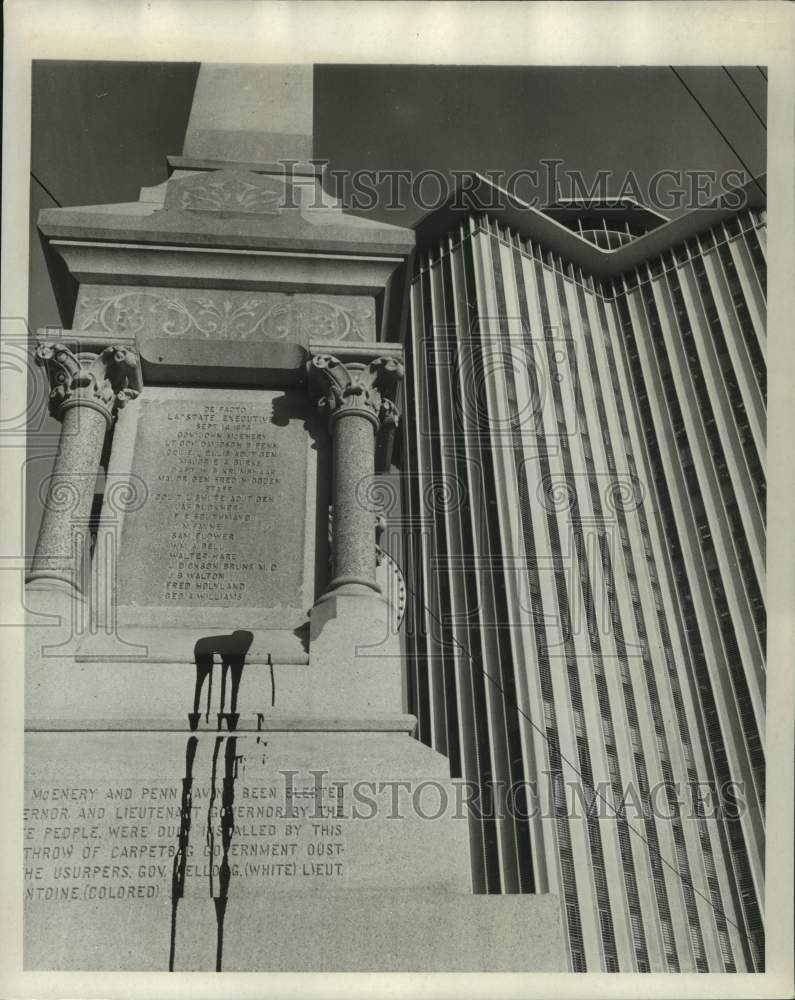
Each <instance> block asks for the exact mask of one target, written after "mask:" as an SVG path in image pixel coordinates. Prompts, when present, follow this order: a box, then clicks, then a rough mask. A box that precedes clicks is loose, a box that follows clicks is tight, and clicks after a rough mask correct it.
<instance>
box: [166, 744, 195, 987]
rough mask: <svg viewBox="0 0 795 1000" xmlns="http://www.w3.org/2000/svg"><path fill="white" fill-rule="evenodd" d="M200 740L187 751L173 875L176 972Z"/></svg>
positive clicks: (172, 952)
mask: <svg viewBox="0 0 795 1000" xmlns="http://www.w3.org/2000/svg"><path fill="white" fill-rule="evenodd" d="M198 742H199V741H198V739H197V738H196V737H195V736H191V737H190V738H189V739H188V745H187V747H186V750H185V777H184V778H183V779H182V801H181V803H180V810H179V838H178V840H177V853H176V854H175V855H174V867H173V870H172V875H171V945H170V948H169V953H168V971H169V972H173V971H174V956H175V952H176V947H177V907H178V906H179V901H180V899H182V896H183V895H184V893H185V863H186V860H187V854H188V842H189V840H190V823H191V816H192V809H193V762H194V760H195V759H196V747H197V745H198Z"/></svg>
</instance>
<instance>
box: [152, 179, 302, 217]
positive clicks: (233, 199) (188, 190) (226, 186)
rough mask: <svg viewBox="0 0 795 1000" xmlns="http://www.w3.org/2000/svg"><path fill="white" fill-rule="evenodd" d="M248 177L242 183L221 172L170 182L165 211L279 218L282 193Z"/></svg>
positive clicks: (282, 205) (265, 183)
mask: <svg viewBox="0 0 795 1000" xmlns="http://www.w3.org/2000/svg"><path fill="white" fill-rule="evenodd" d="M249 176H250V177H251V179H250V180H245V179H244V178H243V177H242V176H240V175H238V174H234V173H228V172H222V173H212V174H205V175H203V176H201V177H197V178H194V177H191V178H186V179H184V180H183V179H179V180H175V181H172V182H171V183H170V185H169V187H168V188H167V189H166V208H172V207H173V208H187V209H191V210H193V211H200V212H244V213H251V214H256V215H278V214H279V212H281V210H282V208H283V207H284V206H285V198H284V191H283V189H281V188H279V189H274V188H273V187H272V186H271V185H269V184H268V183H267V182H266V181H264V180H263V179H261V178H259V177H257V176H256V175H255V174H254V175H249ZM173 195H176V198H174V197H173Z"/></svg>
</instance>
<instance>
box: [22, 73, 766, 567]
mask: <svg viewBox="0 0 795 1000" xmlns="http://www.w3.org/2000/svg"><path fill="white" fill-rule="evenodd" d="M198 69H199V67H198V64H197V63H118V62H117V63H110V62H85V61H79V62H62V61H38V62H34V64H33V93H32V130H31V132H32V142H31V173H32V175H34V176H33V177H32V178H31V186H30V293H29V316H28V324H29V327H30V329H31V330H32V331H34V332H35V331H36V330H37V329H40V328H42V327H45V326H59V325H60V317H59V315H58V310H57V308H56V305H55V299H54V296H53V294H52V290H51V287H50V280H49V275H48V273H47V267H46V264H45V261H44V255H43V253H42V249H41V243H40V240H39V236H38V232H37V229H36V218H37V216H38V212H39V210H40V209H42V208H49V207H52V206H53V205H56V204H58V203H60V204H61V205H63V206H67V205H97V204H103V203H111V202H125V201H135V200H137V199H138V194H139V190H140V188H141V187H144V186H147V187H148V186H152V185H155V184H159V183H161V182H162V181H164V180H166V178H167V176H168V175H167V169H166V157H167V156H168V155H169V154H176V155H178V154H180V153H181V152H182V144H183V139H184V135H185V129H186V126H187V122H188V116H189V114H190V105H191V99H192V96H193V89H194V86H195V82H196V76H197V74H198ZM730 71H731V75H732V77H733V78H734V80H735V81H736V83H737V84H739V86H740V87H741V88H742V90H743V92H744V93H745V95H746V97H747V99H748V101H749V102H750V103H751V106H752V107H753V109H754V110H752V109H751V107H749V106H748V104H746V102H745V100H744V99H743V97H742V96H741V94H740V93H739V92H738V90H737V89H736V87H735V85H734V83H732V81H731V79H730V78H729V77H728V76H727V74H726V73H725V72H724V71H723V70H722V69H721V68H720V67H688V68H685V69H680V70H679V72H680V73H681V75H682V77H683V78H684V80H685V82H686V83H687V84H688V86H689V87H690V88H691V90H692V91H693V92H694V93H695V95H696V96H697V97H698V99H699V101H701V103H702V104H703V105H704V107H705V108H706V110H707V111H708V112H709V114H710V115H711V116H712V117H713V118H714V119H715V121H716V123H717V125H718V126H719V127H720V129H721V130H722V131H723V132H724V133H725V135H726V136H727V137H728V139H729V141H730V142H731V143H732V145H733V146H734V148H735V149H736V150H737V152H738V153H739V154H740V156H741V157H742V159H743V160H744V161H745V163H746V164H747V166H748V168H749V170H750V171H751V172H752V173H753V174H760V173H763V172H764V171H765V163H766V160H765V156H766V149H765V141H766V133H765V130H764V128H763V126H762V125H761V124H760V121H759V120H758V119H757V117H756V115H755V114H754V111H755V112H756V114H757V115H759V116H760V117H761V119H762V120H763V121H764V120H765V118H766V113H765V109H766V83H765V79H764V77H763V75H762V72H760V70H758V69H757V68H756V67H754V66H748V67H731V68H730ZM315 156H316V157H318V158H323V159H327V160H328V161H329V166H330V169H332V170H334V171H341V172H342V171H347V172H352V171H355V170H357V169H367V170H380V171H396V170H403V171H410V172H412V173H413V174H415V175H416V173H417V172H418V171H423V170H424V171H428V170H436V171H441V172H442V173H444V174H449V172H450V171H456V170H473V171H478V172H481V173H491V172H494V171H503V172H505V174H506V175H508V174H511V173H513V172H514V171H517V170H533V169H537V168H538V167H539V163H540V161H542V160H551V159H559V160H562V161H563V168H566V169H570V170H578V171H580V172H582V173H583V175H584V176H585V178H586V181H588V180H589V179H592V178H593V177H594V176H595V174H596V173H597V171H599V170H607V171H610V172H611V176H612V177H613V178H615V183H619V184H620V183H621V178H623V177H624V176H625V175H626V173H627V171H628V170H632V171H633V172H634V174H635V175H636V176H637V178H638V180H639V181H640V183H641V186H642V187H643V188H645V187H646V186H647V185H648V180H649V178H650V177H652V176H653V175H654V174H655V172H657V171H660V170H682V171H684V170H714V171H716V172H717V173H719V174H720V173H722V172H724V171H727V170H738V169H742V168H741V164H740V163H739V161H738V159H737V157H736V156H735V154H734V153H733V152H732V151H731V149H730V148H729V147H728V145H727V144H726V142H725V141H724V139H723V138H721V136H720V135H719V133H718V132H717V130H716V129H715V128H714V127H713V125H711V124H710V122H709V121H708V119H707V118H706V117H705V114H704V112H703V111H702V110H701V109H699V107H698V105H697V104H696V103H695V101H694V99H693V97H691V96H690V94H688V92H687V91H686V90H685V88H684V87H683V86H682V84H681V83H680V81H679V80H678V79H677V78H676V76H675V75H674V74H673V73H672V72H671V70H670V69H669V68H667V67H526V66H501V67H489V66H476V67H473V66H389V65H382V66H364V65H356V66H353V65H333V66H332V65H321V66H317V67H316V69H315ZM561 169H562V168H561ZM543 176H544V175H543V172H542V173H541V175H540V179H541V178H543ZM34 178H35V179H34ZM326 183H327V186H328V187H329V189H330V190H331V191H332V192H333V193H336V194H338V195H340V196H343V198H344V195H345V194H346V189H345V187H344V186H343V187H342V189H335V187H334V184H333V182H332V181H327V182H326ZM424 191H425V192H426V193H429V192H430V191H431V189H430V188H428V187H426V188H424ZM409 193H410V192H409ZM516 193H517V194H519V195H520V196H521V197H523V198H525V199H528V198H533V197H536V198H538V199H539V200H540V203H541V204H546V203H547V192H546V187H545V185H544V184H543V183H540V184H539V185H538V186H534V185H533V184H531V183H530V182H529V181H527V180H525V181H524V182H523V184H522V185H520V186H519V187H517V191H516ZM560 193H561V194H562V195H564V196H565V195H567V194H570V193H571V192H570V191H568V190H563V191H561V192H560ZM610 193H612V194H615V193H617V192H616V190H615V189H612V190H611V192H610ZM683 210H685V209H684V208H682V209H680V210H679V211H676V210H674V211H670V212H668V213H667V214H669V215H670V216H672V217H673V216H675V215H677V214H680V213H681V211H683ZM424 212H425V209H424V208H422V207H421V206H419V205H417V204H415V203H412V202H411V201H409V203H407V204H406V205H405V206H404V207H403V208H401V209H389V208H387V207H385V205H384V204H383V203H380V204H377V205H376V206H375V207H374V208H373V209H372V211H371V212H370V213H369V214H371V215H372V216H373V217H374V218H377V219H380V220H382V221H387V222H391V223H395V224H397V225H408V226H410V225H412V224H413V223H415V222H417V221H418V219H419V218H420V217H421V216H422V215H423V214H424ZM48 425H49V421H48ZM44 429H45V430H50V431H51V430H52V428H51V427H49V426H45V428H44ZM29 445H32V446H33V454H31V453H29V457H31V458H33V457H35V452H36V445H35V437H34V438H33V439H31V440H30V442H29ZM40 457H41V462H39V461H35V462H33V463H32V464H31V465H30V466H29V468H30V470H31V477H32V478H31V479H29V489H28V498H29V504H28V517H27V531H26V536H27V544H28V548H29V551H30V550H31V546H32V545H33V544H34V543H35V538H36V534H37V532H38V523H39V519H40V516H41V515H40V509H39V508H38V503H37V499H36V493H37V490H36V489H35V488H34V489H31V488H30V486H31V485H33V483H34V481H35V480H37V479H38V478H39V476H40V475H41V474H45V471H46V470H45V468H44V467H45V466H46V465H47V464H48V462H47V458H46V456H45V455H41V456H40ZM50 461H51V459H50ZM35 470H38V471H35Z"/></svg>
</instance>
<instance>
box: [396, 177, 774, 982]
mask: <svg viewBox="0 0 795 1000" xmlns="http://www.w3.org/2000/svg"><path fill="white" fill-rule="evenodd" d="M738 194H739V195H741V197H737V195H738ZM734 195H735V197H733V198H727V199H726V200H725V201H724V202H722V203H716V204H714V205H713V206H712V207H710V208H707V209H699V210H695V211H693V212H691V213H689V214H687V215H684V216H682V217H680V218H679V219H676V220H674V221H672V222H667V221H666V220H664V218H663V217H661V216H659V215H657V214H656V213H653V212H650V211H648V210H645V209H643V208H641V207H639V206H637V205H633V204H630V203H627V202H614V203H612V204H597V205H588V206H586V205H578V204H576V203H569V204H565V205H558V206H554V207H552V208H550V209H548V210H546V211H537V210H535V209H532V208H529V207H527V206H524V205H522V204H521V203H520V202H518V201H517V200H516V199H514V198H512V197H510V196H508V195H507V194H506V193H505V192H501V191H498V190H497V189H495V188H493V187H492V186H491V185H490V184H489V183H488V182H487V181H485V180H483V179H479V178H476V179H474V181H473V184H472V186H471V188H470V190H469V191H468V197H467V198H466V199H461V198H460V197H459V196H458V195H457V196H455V197H454V198H453V199H451V200H450V202H449V203H448V204H447V205H446V206H445V207H444V208H442V209H440V210H439V211H437V212H434V213H433V214H432V215H430V216H429V217H427V218H426V219H425V220H424V222H423V223H422V224H421V225H420V226H419V228H418V231H417V237H418V246H417V257H416V264H415V270H414V276H413V281H412V284H411V295H410V307H409V308H410V316H409V322H408V323H407V333H406V343H405V351H406V362H407V364H406V370H407V384H406V387H405V389H406V405H405V412H406V419H405V431H404V441H403V447H404V453H403V467H404V469H405V470H406V471H407V473H408V474H407V475H406V476H405V488H404V497H403V504H404V518H405V523H406V524H410V525H412V530H410V531H408V532H407V533H406V545H405V553H404V567H403V568H404V573H405V576H406V579H407V581H408V617H407V635H408V661H407V662H408V676H409V681H408V691H409V707H410V710H412V711H414V712H415V713H416V714H417V716H418V718H419V737H420V739H422V740H424V741H425V742H427V743H428V744H430V745H431V746H433V747H435V748H437V749H439V750H440V751H442V752H443V753H445V754H447V755H448V756H449V758H450V761H451V767H452V771H453V775H454V776H457V777H460V778H462V779H464V780H466V781H468V782H470V783H472V785H473V787H477V789H478V798H477V800H478V802H479V804H480V807H481V808H480V810H479V812H476V813H473V817H472V819H471V827H470V835H471V846H472V857H473V859H474V861H473V864H474V871H473V878H474V883H475V887H476V891H481V892H488V893H523V892H553V893H555V894H556V895H557V896H558V897H559V899H560V903H561V906H562V908H563V914H564V926H565V928H566V933H567V939H568V949H569V955H570V967H571V969H573V970H575V971H586V970H587V971H628V972H629V971H640V972H643V971H652V972H657V971H659V972H665V971H670V972H678V971H681V972H688V971H699V972H734V971H740V972H741V971H754V970H761V969H762V968H763V967H764V947H763V923H762V907H763V889H764V782H765V773H764V732H765V730H764V703H765V602H764V567H765V466H764V463H765V408H766V397H765V379H766V369H765V295H766V248H765V211H764V199H763V195H762V188H761V185H760V184H759V183H757V182H754V183H752V184H751V185H749V186H748V187H747V188H746V189H744V190H743V191H742V192H735V193H734ZM511 787H512V788H513V790H512V791H511V792H510V793H509V794H507V795H506V794H504V790H505V789H508V788H511ZM506 803H507V808H505V806H506ZM622 803H623V805H624V808H622ZM699 803H700V805H699Z"/></svg>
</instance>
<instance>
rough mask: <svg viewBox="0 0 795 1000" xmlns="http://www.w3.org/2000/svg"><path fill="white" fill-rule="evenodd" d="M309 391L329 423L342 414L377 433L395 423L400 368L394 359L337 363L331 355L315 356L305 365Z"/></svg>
mask: <svg viewBox="0 0 795 1000" xmlns="http://www.w3.org/2000/svg"><path fill="white" fill-rule="evenodd" d="M307 372H308V375H309V387H310V391H312V392H313V393H314V394H315V395H317V396H318V397H319V398H318V409H319V410H320V412H321V413H323V414H327V415H328V417H329V421H330V423H331V424H332V425H333V423H334V422H335V421H336V420H337V419H338V418H339V417H340V416H342V415H343V414H344V413H356V414H359V415H361V416H364V417H366V418H367V419H369V420H370V421H371V423H372V424H373V426H374V427H375V428H376V429H378V428H379V427H380V426H381V425H382V424H389V425H391V426H392V427H394V426H396V425H397V422H398V408H397V405H396V403H395V399H394V397H395V393H396V391H397V386H398V384H399V383H400V381H401V379H402V378H403V364H402V362H401V361H400V360H398V359H397V358H392V357H379V358H374V359H373V360H372V361H368V362H361V361H347V362H343V361H340V360H339V358H336V357H334V356H333V355H331V354H317V355H315V356H314V357H313V358H311V360H310V361H309V362H308V363H307Z"/></svg>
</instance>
